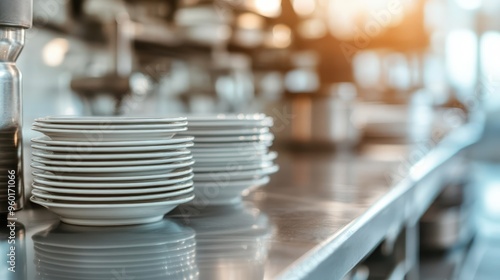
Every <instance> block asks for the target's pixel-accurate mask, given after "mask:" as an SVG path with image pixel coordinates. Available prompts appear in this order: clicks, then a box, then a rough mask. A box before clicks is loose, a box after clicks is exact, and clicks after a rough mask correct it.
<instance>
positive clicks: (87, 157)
mask: <svg viewBox="0 0 500 280" xmlns="http://www.w3.org/2000/svg"><path fill="white" fill-rule="evenodd" d="M32 154H33V156H36V157H39V158H45V159H53V160H82V161H91V160H131V159H153V158H168V157H177V156H183V155H184V156H185V155H189V154H191V152H190V151H189V150H188V149H184V150H173V151H171V152H153V153H125V154H116V153H115V154H76V155H75V154H68V153H57V152H46V151H39V150H33V151H32Z"/></svg>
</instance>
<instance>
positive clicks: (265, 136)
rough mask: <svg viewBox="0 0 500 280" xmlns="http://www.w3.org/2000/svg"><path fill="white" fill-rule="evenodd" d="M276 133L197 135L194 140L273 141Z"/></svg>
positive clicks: (201, 141) (219, 141) (211, 141)
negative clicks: (218, 135)
mask: <svg viewBox="0 0 500 280" xmlns="http://www.w3.org/2000/svg"><path fill="white" fill-rule="evenodd" d="M273 140H274V135H273V134H272V133H264V134H261V135H254V136H252V135H250V136H248V135H247V136H220V137H206V136H205V137H196V138H195V139H194V142H195V143H196V144H197V143H219V144H221V143H227V142H230V143H231V142H232V143H234V142H237V143H239V142H261V141H262V142H268V141H273Z"/></svg>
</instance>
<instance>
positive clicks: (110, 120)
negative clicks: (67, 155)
mask: <svg viewBox="0 0 500 280" xmlns="http://www.w3.org/2000/svg"><path fill="white" fill-rule="evenodd" d="M186 120H187V119H186V118H185V117H178V118H136V117H80V116H78V117H64V116H63V117H45V118H38V119H36V120H35V121H36V122H42V123H56V124H57V123H58V124H102V123H107V124H163V123H176V122H185V121H186Z"/></svg>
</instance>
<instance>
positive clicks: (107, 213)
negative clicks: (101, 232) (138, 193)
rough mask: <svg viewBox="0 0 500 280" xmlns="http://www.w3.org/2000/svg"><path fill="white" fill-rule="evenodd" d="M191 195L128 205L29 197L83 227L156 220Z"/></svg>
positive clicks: (189, 198)
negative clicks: (56, 201)
mask: <svg viewBox="0 0 500 280" xmlns="http://www.w3.org/2000/svg"><path fill="white" fill-rule="evenodd" d="M193 198H194V195H186V196H182V197H178V198H175V199H166V200H160V201H150V202H142V203H128V204H121V203H120V204H97V203H87V204H77V203H54V202H49V201H47V200H43V199H39V198H36V197H33V196H32V197H31V198H30V200H31V201H32V202H33V203H36V204H40V205H42V206H43V207H45V208H47V209H49V210H50V211H52V212H54V213H55V214H56V215H59V216H60V218H61V221H63V222H65V223H68V224H75V225H83V226H118V225H132V224H144V223H152V222H158V221H161V220H162V219H163V216H164V215H165V214H167V213H168V212H170V211H172V210H173V209H174V208H175V207H177V206H178V205H179V204H183V203H187V202H189V201H191V200H193Z"/></svg>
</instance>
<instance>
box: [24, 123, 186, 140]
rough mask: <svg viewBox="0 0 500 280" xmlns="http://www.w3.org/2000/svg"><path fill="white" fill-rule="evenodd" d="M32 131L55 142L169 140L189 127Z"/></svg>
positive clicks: (47, 129) (45, 129) (34, 128)
mask: <svg viewBox="0 0 500 280" xmlns="http://www.w3.org/2000/svg"><path fill="white" fill-rule="evenodd" d="M32 130H34V131H38V132H41V133H43V134H45V135H47V136H49V137H50V138H51V139H53V140H62V141H64V140H74V141H82V142H85V141H90V142H99V141H127V140H129V141H130V140H141V139H144V138H146V139H168V138H172V137H174V135H175V134H176V133H177V132H181V131H186V130H187V127H182V128H172V129H151V130H79V129H49V128H42V127H39V126H33V127H32Z"/></svg>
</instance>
